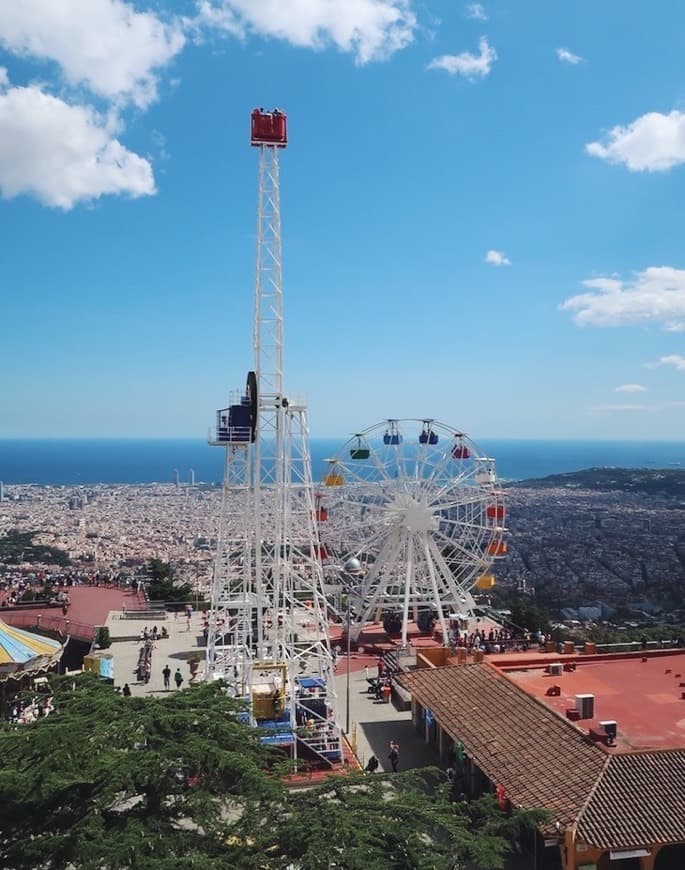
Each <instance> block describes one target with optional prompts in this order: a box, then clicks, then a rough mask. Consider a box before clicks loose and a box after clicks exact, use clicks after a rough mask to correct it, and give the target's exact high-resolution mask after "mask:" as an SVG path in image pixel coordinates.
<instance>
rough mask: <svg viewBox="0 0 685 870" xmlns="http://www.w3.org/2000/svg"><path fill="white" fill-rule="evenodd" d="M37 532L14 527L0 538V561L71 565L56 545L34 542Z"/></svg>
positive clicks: (67, 557) (11, 563) (13, 563)
mask: <svg viewBox="0 0 685 870" xmlns="http://www.w3.org/2000/svg"><path fill="white" fill-rule="evenodd" d="M37 534H38V532H18V531H17V530H16V529H13V530H12V531H10V532H8V533H7V534H6V535H5V537H4V538H0V563H4V564H6V565H18V564H19V563H20V562H32V563H33V562H38V563H41V564H45V565H60V566H62V567H65V566H66V565H71V559H70V558H69V556H68V555H67V554H66V553H65V552H64V550H58V549H57V547H48V546H47V545H45V544H34V543H33V538H34V536H35V535H37Z"/></svg>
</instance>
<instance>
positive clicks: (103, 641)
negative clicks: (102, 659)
mask: <svg viewBox="0 0 685 870" xmlns="http://www.w3.org/2000/svg"><path fill="white" fill-rule="evenodd" d="M95 643H96V644H97V645H98V646H99V647H100V649H107V647H109V646H111V645H112V638H111V637H110V634H109V629H108V628H107V626H106V625H101V626H100V628H98V633H97V635H96V636H95Z"/></svg>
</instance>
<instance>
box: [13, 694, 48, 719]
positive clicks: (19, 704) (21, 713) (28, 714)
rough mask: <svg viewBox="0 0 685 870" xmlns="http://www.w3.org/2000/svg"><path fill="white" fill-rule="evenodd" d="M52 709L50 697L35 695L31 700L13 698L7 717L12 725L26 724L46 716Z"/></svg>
mask: <svg viewBox="0 0 685 870" xmlns="http://www.w3.org/2000/svg"><path fill="white" fill-rule="evenodd" d="M52 709H53V706H52V698H40V697H35V698H33V699H32V700H31V701H20V700H15V701H14V702H13V703H12V705H11V706H10V708H9V711H8V718H9V721H10V722H12V724H14V725H26V724H28V723H29V722H36V721H37V720H38V719H42V718H43V717H44V716H47V715H48V713H51V712H52Z"/></svg>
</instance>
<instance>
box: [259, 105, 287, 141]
mask: <svg viewBox="0 0 685 870" xmlns="http://www.w3.org/2000/svg"><path fill="white" fill-rule="evenodd" d="M250 144H252V145H275V146H276V147H277V148H285V146H286V145H287V144H288V129H287V119H286V116H285V112H281V110H280V109H273V110H272V111H271V112H265V111H264V109H254V111H253V112H252V129H251V140H250Z"/></svg>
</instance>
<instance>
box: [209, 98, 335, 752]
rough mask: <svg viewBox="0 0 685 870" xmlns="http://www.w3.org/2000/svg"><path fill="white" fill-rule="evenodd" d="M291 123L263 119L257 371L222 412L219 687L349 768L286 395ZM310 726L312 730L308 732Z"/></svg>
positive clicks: (315, 544)
mask: <svg viewBox="0 0 685 870" xmlns="http://www.w3.org/2000/svg"><path fill="white" fill-rule="evenodd" d="M285 120H286V119H285V115H284V114H283V113H282V112H278V110H274V112H269V113H265V112H263V111H262V110H255V112H253V115H252V144H253V145H255V146H256V147H258V148H259V194H258V208H257V214H258V218H257V269H256V284H255V294H254V323H253V337H254V347H253V350H254V371H252V372H250V373H249V374H248V378H247V384H246V388H245V390H244V392H241V393H239V394H237V395H234V396H233V397H232V398H231V402H230V404H229V407H228V408H225V409H222V410H220V411H219V412H218V413H217V428H216V434H215V435H214V436H213V437H212V438H211V440H210V443H212V444H214V445H217V446H220V447H223V448H224V449H225V451H226V463H225V471H224V484H223V495H222V505H221V516H220V523H219V535H218V544H217V553H216V560H215V566H214V578H213V587H212V608H211V615H210V625H209V633H208V639H207V666H206V672H207V677H208V678H209V679H217V678H221V679H223V680H224V681H225V682H226V683H227V685H228V687H229V691H230V692H231V693H232V694H233V695H234V696H236V697H239V698H242V699H244V700H245V701H246V703H247V706H248V709H249V713H250V718H251V721H252V722H253V723H254V724H256V725H258V726H260V727H262V728H263V729H264V735H265V736H264V740H265V741H267V742H274V743H278V744H281V745H291V746H292V748H293V753H294V755H295V756H296V757H297V755H298V752H299V754H302V753H304V754H306V755H308V757H310V758H314V759H318V760H321V761H326V762H328V763H335V762H337V761H340V760H341V757H342V748H341V739H340V729H339V726H338V724H337V721H336V698H335V689H334V682H333V668H332V656H331V651H330V644H329V640H328V620H327V608H326V601H325V597H324V592H323V571H322V565H321V558H320V553H321V551H320V544H319V538H318V528H317V523H316V515H315V499H314V495H313V483H312V472H311V457H310V453H309V431H308V426H307V409H306V406H305V404H304V402H301V401H298V400H296V399H294V398H292V397H289V396H287V395H286V394H285V392H284V387H283V293H282V268H281V264H282V260H281V220H280V195H279V193H280V185H279V151H280V149H281V148H284V147H285V145H286V130H285ZM298 726H301V727H298Z"/></svg>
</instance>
